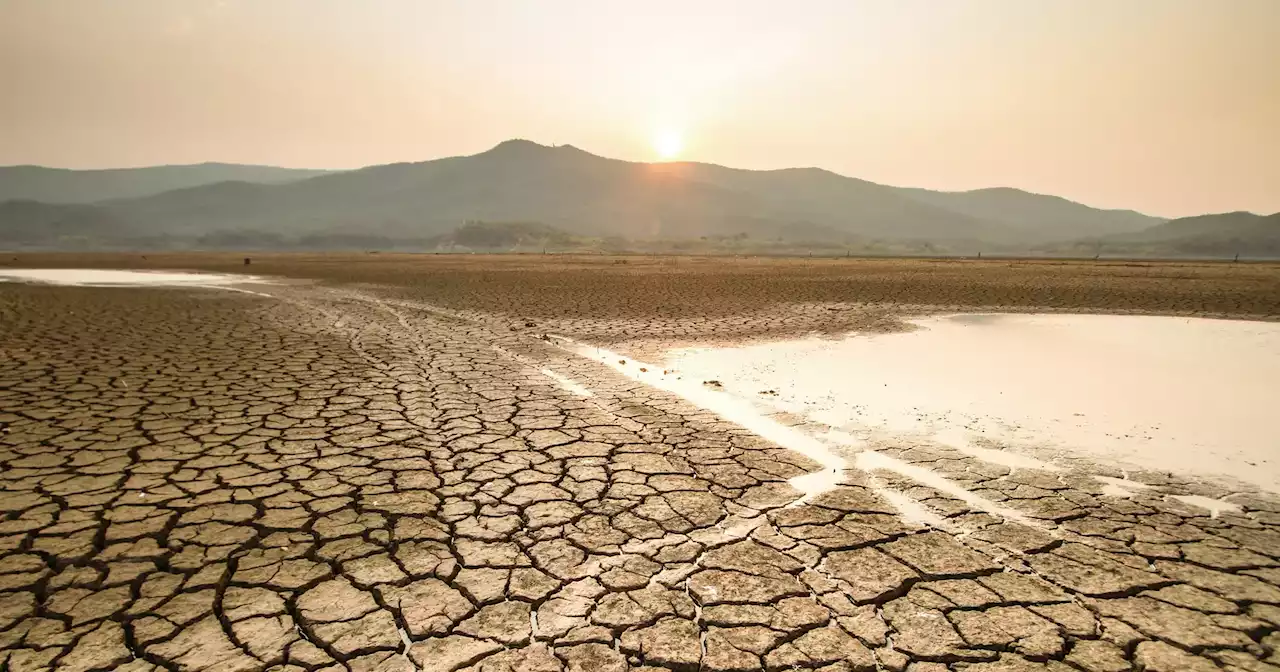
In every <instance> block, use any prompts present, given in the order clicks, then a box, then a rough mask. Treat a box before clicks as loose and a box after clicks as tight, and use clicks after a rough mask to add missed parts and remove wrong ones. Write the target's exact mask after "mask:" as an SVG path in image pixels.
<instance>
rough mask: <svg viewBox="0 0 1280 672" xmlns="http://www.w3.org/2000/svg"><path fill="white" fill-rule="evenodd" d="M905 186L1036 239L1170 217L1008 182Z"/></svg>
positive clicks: (1140, 225)
mask: <svg viewBox="0 0 1280 672" xmlns="http://www.w3.org/2000/svg"><path fill="white" fill-rule="evenodd" d="M901 191H903V192H904V193H906V194H907V195H909V196H911V197H912V198H914V199H916V200H918V201H921V202H923V203H929V204H932V205H935V206H937V207H940V208H945V209H947V210H950V211H952V212H959V213H963V214H965V215H968V216H970V217H973V218H975V219H982V220H986V221H990V222H999V223H1001V224H1004V225H1006V226H1010V227H1014V228H1016V229H1017V230H1018V231H1019V232H1020V233H1021V234H1022V235H1023V236H1024V237H1025V238H1027V239H1033V240H1044V241H1049V240H1070V239H1074V238H1087V237H1092V236H1106V235H1112V234H1121V233H1131V232H1135V231H1141V230H1142V229H1145V228H1147V227H1150V226H1154V225H1156V224H1160V223H1161V222H1164V221H1165V220H1164V219H1161V218H1159V217H1152V216H1150V215H1144V214H1142V213H1140V212H1134V211H1132V210H1100V209H1097V208H1091V207H1089V206H1087V205H1081V204H1079V203H1076V202H1075V201H1068V200H1067V199H1065V198H1060V197H1058V196H1048V195H1043V194H1033V193H1031V192H1027V191H1022V190H1021V189H1011V188H1008V187H995V188H990V189H975V190H973V191H929V190H927V189H911V188H904V189H902V190H901Z"/></svg>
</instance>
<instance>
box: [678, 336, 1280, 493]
mask: <svg viewBox="0 0 1280 672" xmlns="http://www.w3.org/2000/svg"><path fill="white" fill-rule="evenodd" d="M914 324H915V325H916V326H917V327H918V329H917V330H915V331H911V332H907V333H897V334H876V335H859V336H853V337H849V338H845V339H839V340H831V339H818V338H813V339H804V340H798V341H788V342H780V343H770V344H762V345H753V346H746V347H738V348H717V349H691V350H682V351H675V352H673V353H670V358H669V360H668V364H667V366H668V367H673V368H676V369H679V370H680V371H681V373H682V374H683V376H684V378H685V379H686V380H689V379H694V380H711V379H714V380H717V381H720V383H721V384H722V385H723V387H722V388H721V390H722V391H723V392H725V393H727V394H729V395H732V396H735V397H737V398H738V399H740V400H741V401H742V402H744V403H747V402H749V403H751V404H753V405H755V406H757V407H761V408H769V409H773V410H780V411H787V412H789V413H792V414H796V415H799V416H801V417H804V418H806V419H808V420H810V421H813V422H816V423H819V424H821V425H825V426H829V427H831V428H833V430H834V431H835V432H837V433H839V434H840V435H841V436H847V437H849V438H850V439H851V440H857V441H866V442H869V443H870V445H875V444H876V443H878V442H880V441H889V442H892V441H893V440H894V439H899V438H904V437H910V438H912V439H913V440H927V441H932V442H934V443H938V444H941V445H947V446H951V447H954V448H957V449H959V450H962V451H964V452H967V453H969V454H971V455H974V456H975V457H977V458H979V459H985V460H989V461H995V462H1001V463H1004V464H1007V465H1008V466H1011V467H1015V468H1052V465H1048V464H1046V463H1044V462H1042V461H1040V460H1038V459H1036V458H1034V457H1031V456H1030V455H1028V454H1027V453H1028V452H1033V453H1035V454H1036V455H1038V456H1044V455H1046V454H1049V455H1053V454H1069V455H1074V456H1084V457H1088V458H1090V459H1092V460H1093V461H1096V462H1099V463H1104V464H1109V465H1114V466H1120V467H1124V466H1135V467H1141V468H1147V469H1155V470H1165V471H1174V472H1180V473H1183V474H1188V475H1196V476H1227V477H1231V478H1235V479H1239V480H1241V481H1245V482H1249V483H1253V484H1255V485H1258V486H1260V487H1263V488H1266V489H1269V490H1275V491H1280V438H1277V437H1280V433H1278V432H1276V431H1274V430H1273V427H1274V422H1273V417H1274V416H1275V410H1274V409H1275V406H1276V402H1275V398H1276V396H1277V395H1276V393H1277V392H1280V324H1274V323H1266V322H1244V321H1228V320H1206V319H1185V318H1170V317H1149V316H1109V315H1021V314H1018V315H982V316H973V315H965V316H949V317H933V318H926V319H921V320H917V321H915V322H914ZM769 392H771V393H769ZM1021 449H1033V450H1030V451H1023V450H1021Z"/></svg>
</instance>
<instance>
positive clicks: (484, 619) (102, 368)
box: [0, 283, 1280, 672]
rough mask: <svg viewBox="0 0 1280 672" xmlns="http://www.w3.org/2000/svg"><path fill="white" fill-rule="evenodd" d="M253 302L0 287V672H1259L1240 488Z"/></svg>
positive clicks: (282, 289) (317, 290)
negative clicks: (854, 430)
mask: <svg viewBox="0 0 1280 672" xmlns="http://www.w3.org/2000/svg"><path fill="white" fill-rule="evenodd" d="M259 290H260V293H261V294H262V295H250V294H242V293H235V292H223V291H213V290H210V289H172V288H164V289H160V288H150V287H148V288H114V287H113V288H96V287H52V286H43V285H31V284H17V283H9V284H0V467H2V468H0V511H3V514H4V515H3V519H2V520H0V667H4V668H7V669H11V670H29V669H49V668H53V669H65V670H106V669H119V670H130V671H135V670H136V671H141V670H266V669H275V670H281V671H284V670H290V671H294V670H296V671H302V670H353V671H355V670H358V671H362V672H363V671H371V670H388V671H390V670H418V669H422V670H460V669H467V670H485V671H489V670H494V671H497V670H512V671H515V670H564V671H566V672H567V671H579V670H592V671H595V670H609V671H613V670H628V669H633V670H640V669H645V668H648V669H652V670H656V669H677V670H679V669H684V670H696V669H703V670H761V669H767V670H783V669H793V668H812V669H828V670H868V671H869V670H877V669H885V670H895V671H897V670H908V669H909V670H911V672H940V671H941V670H947V669H952V670H960V669H965V670H973V671H975V672H995V671H996V670H1038V669H1049V670H1061V671H1065V670H1088V671H1090V672H1092V671H1094V670H1099V671H1100V670H1128V669H1145V670H1219V669H1239V670H1265V669H1271V666H1272V665H1273V664H1274V663H1276V662H1277V660H1276V649H1277V646H1278V645H1280V635H1278V634H1277V628H1278V627H1280V566H1278V565H1277V557H1280V531H1278V529H1277V528H1280V505H1278V504H1277V502H1276V500H1275V499H1274V497H1272V496H1270V495H1268V494H1266V493H1263V492H1232V491H1231V489H1224V488H1222V487H1221V486H1218V485H1216V484H1215V483H1214V482H1212V481H1204V480H1201V479H1197V478H1193V477H1190V476H1183V475H1180V474H1178V473H1174V474H1173V475H1170V474H1169V473H1168V472H1166V471H1160V472H1159V473H1156V472H1143V471H1135V472H1130V473H1128V474H1124V473H1113V474H1107V473H1099V472H1098V471H1096V470H1087V469H1082V468H1078V466H1079V465H1077V464H1076V463H1073V462H1070V461H1064V462H1061V463H1059V462H1055V463H1054V464H1051V465H1050V464H1040V463H1037V462H1033V461H1028V462H1024V463H1019V464H1016V465H1015V466H1010V465H1008V464H998V463H995V462H993V461H992V458H991V456H990V455H985V454H981V453H979V452H978V450H979V449H990V450H995V449H996V447H993V446H968V445H952V444H955V443H957V441H952V442H950V443H948V441H946V440H943V441H939V440H937V439H938V437H936V436H922V437H911V436H905V435H904V438H902V439H901V440H898V441H881V442H879V443H875V444H874V445H872V446H870V447H871V448H872V450H870V451H866V450H864V449H865V448H866V447H867V446H853V447H856V448H858V450H850V447H851V446H850V444H849V443H848V442H849V441H863V440H866V439H863V438H859V437H856V436H853V435H852V434H850V437H851V438H850V437H840V436H839V435H836V436H835V437H834V438H833V437H832V436H828V434H830V431H827V432H826V433H820V432H818V431H817V430H819V429H821V427H820V426H819V423H817V422H815V421H813V420H811V419H809V418H806V417H805V416H804V415H803V414H799V413H786V412H782V411H777V409H774V410H775V411H777V412H773V413H771V414H770V413H763V414H762V413H755V412H754V411H753V415H751V416H748V415H743V414H741V413H742V409H743V408H744V406H743V404H744V403H745V401H744V400H743V399H742V398H738V397H735V395H736V394H737V391H736V390H735V389H734V387H733V384H732V382H731V381H730V380H727V379H722V380H721V384H722V388H721V389H714V386H703V385H702V380H696V381H694V382H696V385H697V386H698V387H697V389H699V390H702V389H704V388H712V389H706V391H705V394H704V393H703V392H692V391H691V390H690V389H689V388H687V387H686V386H684V383H685V382H689V378H690V374H689V373H688V372H687V371H683V370H681V371H679V372H678V373H676V374H670V373H669V374H667V375H668V376H671V375H675V376H676V379H677V383H678V384H672V383H662V382H661V381H660V379H659V380H648V379H645V378H643V376H644V375H647V374H650V373H655V374H657V375H659V376H661V375H662V374H661V373H660V371H661V369H660V368H659V366H658V365H655V366H654V367H653V368H652V369H650V367H649V366H646V365H642V364H639V363H637V362H635V361H632V360H630V359H629V358H627V357H624V356H618V358H617V359H611V360H610V361H608V362H606V361H603V360H602V359H601V358H599V357H597V356H596V353H595V351H594V349H593V348H591V347H590V346H584V345H581V344H578V341H579V340H581V339H575V336H576V334H574V333H562V334H558V335H561V336H564V337H565V338H567V339H570V340H561V339H556V338H553V337H551V336H550V335H548V336H547V337H546V338H544V337H543V333H542V331H541V330H540V328H539V325H538V324H536V323H535V322H534V321H529V322H521V323H520V324H519V325H518V326H515V327H511V328H502V329H498V328H495V327H494V326H493V323H491V322H485V321H478V320H474V319H470V318H469V317H468V316H465V315H462V314H458V313H454V312H452V311H449V310H446V309H444V308H440V307H438V306H431V305H425V304H419V303H414V302H412V301H407V300H389V299H386V298H382V297H380V296H378V295H375V294H373V293H370V292H366V291H360V292H357V291H352V290H344V289H331V288H321V287H311V286H301V285H269V286H258V287H255V291H259ZM905 336H910V334H907V335H905ZM617 350H621V348H618V349H617ZM620 361H621V362H622V363H619V362H620ZM641 366H644V368H646V369H650V370H649V371H644V372H640V371H639V370H638V369H639V368H640V367H641ZM681 377H683V378H684V380H681ZM694 378H696V376H694ZM755 392H758V391H752V393H753V394H754V393H755ZM778 392H780V393H781V392H782V391H781V390H778ZM780 396H781V395H780ZM750 404H751V405H750V406H745V408H747V409H755V408H758V407H759V406H758V403H757V400H755V399H752V400H751V401H750ZM734 413H739V414H738V415H736V416H735V415H734ZM766 420H767V421H768V422H767V423H766V422H764V421H766ZM846 429H849V428H848V427H846ZM836 431H843V430H836ZM846 433H848V432H846ZM797 436H799V437H800V439H797V438H796V437H797ZM942 438H944V439H945V438H947V437H942ZM810 439H811V440H813V443H807V441H808V440H810ZM797 440H799V441H800V442H801V443H804V444H805V445H808V446H809V447H810V448H813V449H814V450H812V451H810V452H808V453H804V454H802V453H801V452H796V451H795V450H792V449H791V448H796V447H797V445H796V443H795V442H796V441H797ZM841 440H844V441H845V443H844V444H841V443H840V441H841ZM842 445H843V447H842ZM819 449H820V450H819ZM815 451H816V452H815ZM1001 452H1004V451H1001ZM863 456H870V457H863ZM980 458H985V459H980ZM834 459H839V460H842V461H843V462H842V463H837V462H835V461H834ZM828 472H838V479H834V478H833V479H831V480H828V479H827V477H826V476H825V474H827V473H828ZM814 474H818V476H814ZM1099 476H1104V477H1110V478H1112V479H1114V480H1115V481H1116V482H1111V481H1108V480H1105V479H1100V478H1099ZM1126 476H1127V478H1126ZM1117 482H1118V483H1119V484H1120V485H1117ZM1125 484H1128V485H1125ZM796 486H799V487H798V488H797V487H796ZM1121 495H1123V496H1121ZM1205 501H1216V502H1227V503H1229V504H1230V505H1229V506H1224V507H1221V508H1218V509H1215V510H1213V511H1211V510H1209V509H1206V508H1204V506H1202V505H1203V504H1204V502H1205Z"/></svg>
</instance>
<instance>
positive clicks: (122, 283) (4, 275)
mask: <svg viewBox="0 0 1280 672" xmlns="http://www.w3.org/2000/svg"><path fill="white" fill-rule="evenodd" d="M0 282H31V283H38V284H46V285H63V286H79V287H198V288H205V289H226V290H230V291H238V292H244V293H246V294H258V295H260V296H266V295H265V294H260V293H259V292H252V291H249V290H247V289H238V288H236V287H232V285H241V284H245V283H264V282H266V280H264V279H263V278H260V277H258V276H254V275H227V274H220V273H186V272H179V271H117V270H102V269H91V268H0Z"/></svg>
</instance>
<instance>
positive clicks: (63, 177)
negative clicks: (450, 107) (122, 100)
mask: <svg viewBox="0 0 1280 672" xmlns="http://www.w3.org/2000/svg"><path fill="white" fill-rule="evenodd" d="M327 172H328V171H324V170H301V169H293V168H275V167H272V166H241V165H235V164H227V163H201V164H197V165H192V166H154V167H150V168H113V169H109V170H67V169H64V168H45V167H42V166H0V201H8V200H15V199H21V200H33V201H43V202H45V203H93V202H96V201H105V200H109V199H116V198H137V197H141V196H151V195H154V194H159V193H163V192H166V191H170V190H173V189H183V188H186V187H198V186H201V185H205V184H214V183H216V182H226V181H229V180H235V181H241V182H258V183H263V184H278V183H281V182H289V181H292V180H300V179H305V178H308V177H314V176H316V175H323V174H325V173H327Z"/></svg>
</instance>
